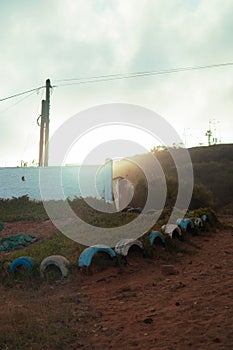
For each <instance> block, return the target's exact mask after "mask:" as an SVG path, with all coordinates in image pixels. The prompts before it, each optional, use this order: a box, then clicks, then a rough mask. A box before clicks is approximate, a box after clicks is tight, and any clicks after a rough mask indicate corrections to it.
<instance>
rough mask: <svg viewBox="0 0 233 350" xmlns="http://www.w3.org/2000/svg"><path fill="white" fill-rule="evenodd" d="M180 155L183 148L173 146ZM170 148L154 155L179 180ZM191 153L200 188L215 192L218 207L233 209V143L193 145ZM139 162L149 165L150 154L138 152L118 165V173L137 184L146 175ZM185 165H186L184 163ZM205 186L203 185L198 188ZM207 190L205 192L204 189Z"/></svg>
mask: <svg viewBox="0 0 233 350" xmlns="http://www.w3.org/2000/svg"><path fill="white" fill-rule="evenodd" d="M171 150H172V152H173V153H175V155H176V157H179V154H180V155H181V154H182V152H181V149H179V148H177V149H175V148H172V149H171ZM169 151H170V149H164V150H157V149H155V150H154V152H153V155H154V156H155V157H156V158H157V159H158V161H159V162H160V164H161V166H162V169H163V171H164V173H165V175H166V177H167V178H168V179H171V178H172V179H173V180H174V181H177V172H176V167H175V164H174V161H173V159H172V157H171V155H170V152H169ZM188 151H189V154H190V157H191V160H192V165H193V172H194V183H195V185H196V188H199V189H202V190H203V195H207V193H208V194H209V195H211V197H212V199H213V201H212V202H213V203H212V206H213V208H214V209H218V210H220V209H224V210H226V211H228V212H232V210H233V207H232V203H233V144H226V145H213V146H205V147H194V148H190V149H189V150H188ZM137 162H140V163H143V164H148V163H149V162H151V157H150V155H149V154H144V155H137V156H134V157H132V158H130V161H128V160H121V161H119V162H117V164H116V165H115V167H114V176H124V177H127V178H128V179H129V180H130V181H131V182H132V183H133V184H134V185H136V184H137V182H138V180H139V179H141V178H144V181H145V177H144V175H143V172H142V170H141V169H139V168H138V167H137V166H136V165H135V164H136V163H137ZM183 166H184V167H185V166H186V164H184V165H183ZM198 186H201V187H198ZM205 188H206V190H207V192H205V193H204V190H205Z"/></svg>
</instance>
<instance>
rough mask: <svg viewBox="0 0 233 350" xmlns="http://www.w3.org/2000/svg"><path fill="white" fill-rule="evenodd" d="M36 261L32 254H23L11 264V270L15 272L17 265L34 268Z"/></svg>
mask: <svg viewBox="0 0 233 350" xmlns="http://www.w3.org/2000/svg"><path fill="white" fill-rule="evenodd" d="M34 263H35V260H34V259H33V258H31V257H30V256H21V257H19V258H16V259H14V260H13V261H12V263H11V264H10V272H14V271H15V270H16V268H17V267H20V266H25V267H26V268H27V269H28V270H32V265H33V264H34Z"/></svg>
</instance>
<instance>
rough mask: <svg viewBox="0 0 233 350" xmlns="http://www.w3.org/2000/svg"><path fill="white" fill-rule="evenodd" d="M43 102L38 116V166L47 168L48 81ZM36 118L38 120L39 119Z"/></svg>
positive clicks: (47, 81)
mask: <svg viewBox="0 0 233 350" xmlns="http://www.w3.org/2000/svg"><path fill="white" fill-rule="evenodd" d="M45 88H46V92H45V100H42V104H41V115H40V117H39V118H40V119H41V122H40V125H39V123H38V120H37V123H38V125H39V126H40V144H39V166H48V159H49V112H50V89H51V84H50V80H49V79H47V80H46V85H45ZM39 118H38V119H39Z"/></svg>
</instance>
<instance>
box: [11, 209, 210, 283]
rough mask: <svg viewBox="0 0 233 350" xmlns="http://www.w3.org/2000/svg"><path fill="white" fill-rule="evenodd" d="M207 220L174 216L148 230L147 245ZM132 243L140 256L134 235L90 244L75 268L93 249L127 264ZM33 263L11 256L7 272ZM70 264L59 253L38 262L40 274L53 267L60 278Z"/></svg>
mask: <svg viewBox="0 0 233 350" xmlns="http://www.w3.org/2000/svg"><path fill="white" fill-rule="evenodd" d="M207 221H208V217H207V216H206V215H202V217H201V218H198V217H196V218H193V219H190V218H184V219H178V220H177V224H167V225H163V226H162V227H161V231H162V232H160V231H152V232H151V233H150V234H149V243H150V245H151V246H153V245H154V244H156V243H158V244H161V245H165V238H166V236H169V237H170V238H171V239H180V240H183V233H184V232H190V233H195V231H196V228H202V227H204V224H205V222H207ZM132 247H134V248H135V247H136V248H137V249H140V250H141V252H142V254H143V256H146V255H147V254H146V251H145V248H144V246H143V243H142V242H141V241H140V240H137V239H133V238H130V239H122V240H120V241H119V242H118V243H117V244H116V245H115V248H114V249H112V248H111V247H109V246H106V245H102V244H97V245H93V246H90V247H88V248H86V249H84V250H83V251H82V253H81V254H80V256H79V259H78V268H79V269H83V268H86V269H87V270H88V268H89V267H90V265H91V263H92V259H93V257H94V256H95V254H97V253H106V254H107V255H108V256H109V257H110V258H111V259H112V260H115V262H116V263H117V262H119V259H123V260H124V262H125V263H126V264H127V255H128V253H129V251H130V249H131V248H132ZM35 264H36V262H35V259H33V258H32V257H30V256H21V257H18V258H16V259H14V260H13V261H12V262H11V264H10V267H9V271H10V273H16V272H17V271H18V270H19V269H21V268H22V267H23V268H24V269H26V270H28V271H29V272H32V270H33V267H34V265H35ZM70 267H71V264H70V262H69V260H68V259H67V258H65V257H64V256H61V255H51V256H48V257H47V258H45V259H44V260H43V261H42V262H41V263H40V275H41V277H42V278H43V277H45V276H46V272H47V270H48V269H50V268H55V269H56V270H57V271H59V276H60V277H61V278H63V277H67V275H68V273H69V270H70Z"/></svg>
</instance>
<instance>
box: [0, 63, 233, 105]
mask: <svg viewBox="0 0 233 350" xmlns="http://www.w3.org/2000/svg"><path fill="white" fill-rule="evenodd" d="M227 66H233V62H226V63H218V64H210V65H202V66H191V67H177V68H171V69H163V70H157V71H153V70H151V71H139V72H132V73H119V74H109V75H98V76H92V77H86V78H85V77H83V78H71V79H60V80H55V81H57V82H64V83H63V84H62V83H61V84H59V85H54V86H53V88H55V87H59V86H60V87H62V86H70V85H84V84H92V83H99V82H104V81H110V80H122V79H132V78H138V77H145V76H154V75H163V74H172V73H179V72H186V71H193V70H201V69H211V68H219V67H227ZM44 88H45V86H39V87H37V88H34V89H30V90H26V91H23V92H19V93H17V94H14V95H11V96H7V97H4V98H1V99H0V102H2V101H6V100H9V99H12V98H15V97H18V96H21V95H25V94H28V93H30V92H34V91H39V90H40V89H44Z"/></svg>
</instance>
